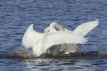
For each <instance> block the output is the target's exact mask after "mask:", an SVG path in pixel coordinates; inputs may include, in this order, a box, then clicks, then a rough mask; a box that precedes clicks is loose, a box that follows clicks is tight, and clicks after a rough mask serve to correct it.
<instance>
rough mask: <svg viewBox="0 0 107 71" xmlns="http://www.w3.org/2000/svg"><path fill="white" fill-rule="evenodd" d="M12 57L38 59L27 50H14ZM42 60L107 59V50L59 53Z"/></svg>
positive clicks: (43, 56)
mask: <svg viewBox="0 0 107 71" xmlns="http://www.w3.org/2000/svg"><path fill="white" fill-rule="evenodd" d="M10 56H11V57H12V58H36V56H35V54H34V53H33V52H32V51H29V50H27V49H26V48H19V49H17V50H14V51H13V52H12V53H11V54H10ZM41 57H42V58H107V49H104V50H103V49H100V50H99V51H88V52H75V53H70V54H63V53H59V54H58V55H55V56H54V55H51V54H44V55H42V56H41Z"/></svg>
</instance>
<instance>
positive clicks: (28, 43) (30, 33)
mask: <svg viewBox="0 0 107 71" xmlns="http://www.w3.org/2000/svg"><path fill="white" fill-rule="evenodd" d="M39 37H40V33H38V32H36V31H35V30H34V28H33V24H31V25H30V26H29V27H28V29H27V30H26V32H25V33H24V36H23V38H22V45H23V46H24V47H26V48H30V47H33V46H34V45H35V42H36V41H37V40H38V39H39Z"/></svg>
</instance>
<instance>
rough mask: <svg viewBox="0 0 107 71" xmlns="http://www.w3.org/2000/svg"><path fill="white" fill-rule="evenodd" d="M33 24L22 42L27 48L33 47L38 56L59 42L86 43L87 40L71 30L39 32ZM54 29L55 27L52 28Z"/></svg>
mask: <svg viewBox="0 0 107 71" xmlns="http://www.w3.org/2000/svg"><path fill="white" fill-rule="evenodd" d="M33 27H34V26H33V24H31V25H30V26H29V27H28V29H27V30H26V32H25V33H24V36H23V38H22V44H23V46H24V47H26V48H30V47H31V48H32V49H33V52H34V54H35V55H36V56H40V55H42V54H44V53H47V50H48V49H49V48H50V47H52V46H54V45H58V44H64V43H66V44H71V43H74V44H84V43H85V42H86V41H87V40H86V39H85V38H83V37H79V36H77V35H75V34H73V33H71V32H65V31H56V32H52V33H38V32H36V31H35V30H34V28H33ZM50 30H53V28H50Z"/></svg>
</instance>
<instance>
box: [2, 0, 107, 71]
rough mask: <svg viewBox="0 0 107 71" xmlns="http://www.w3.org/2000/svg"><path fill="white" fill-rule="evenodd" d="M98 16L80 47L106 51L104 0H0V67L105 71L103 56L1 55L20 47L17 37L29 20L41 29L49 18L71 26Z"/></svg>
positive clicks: (15, 70)
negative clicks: (32, 57) (24, 56)
mask: <svg viewBox="0 0 107 71" xmlns="http://www.w3.org/2000/svg"><path fill="white" fill-rule="evenodd" d="M96 19H99V25H98V26H97V27H96V28H95V29H94V30H92V31H91V32H90V33H89V34H87V36H86V37H87V38H88V40H89V41H88V42H87V44H85V45H80V47H79V49H80V51H82V52H84V51H99V50H105V51H101V52H103V53H107V51H106V50H107V48H106V45H107V0H57V1H55V0H0V56H1V57H0V71H7V70H8V71H45V70H46V71H48V70H49V71H71V70H72V71H106V69H107V60H106V58H97V59H71V58H69V59H66V58H64V59H62V58H58V59H56V58H34V59H12V58H8V57H6V58H4V57H3V56H2V55H4V54H7V53H12V52H13V51H14V50H17V49H19V48H22V44H21V39H22V37H23V34H24V32H25V31H26V29H27V28H28V26H29V25H30V24H35V30H36V31H38V32H43V30H44V29H45V28H46V27H48V26H49V24H50V23H51V22H57V23H59V24H60V25H62V26H63V27H65V28H67V29H69V30H74V29H75V28H76V27H77V26H78V25H80V24H82V23H86V22H89V21H94V20H96Z"/></svg>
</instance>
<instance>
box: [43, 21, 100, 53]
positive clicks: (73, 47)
mask: <svg viewBox="0 0 107 71" xmlns="http://www.w3.org/2000/svg"><path fill="white" fill-rule="evenodd" d="M98 24H99V21H98V20H95V21H91V22H87V23H83V24H81V25H79V26H78V27H77V28H76V29H75V30H74V31H70V30H68V29H66V28H64V30H65V31H68V32H72V33H74V34H76V35H78V36H80V37H84V36H85V35H86V34H87V33H88V32H90V31H91V30H92V29H94V28H95V27H96V26H97V25H98ZM56 25H58V24H57V23H55V22H54V23H51V24H50V26H53V28H54V27H57V26H56ZM60 26H61V25H60ZM58 28H59V30H60V27H58ZM54 30H55V28H54ZM56 31H57V30H56ZM44 32H55V31H50V29H49V27H48V28H46V29H45V30H44ZM60 51H63V52H64V53H65V54H69V53H70V52H72V53H74V52H77V51H78V47H77V44H61V49H60Z"/></svg>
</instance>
